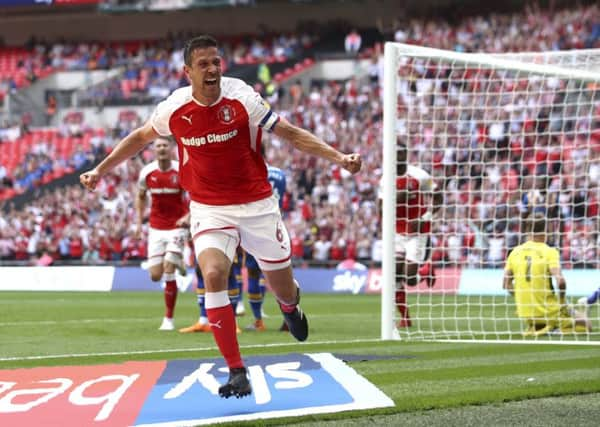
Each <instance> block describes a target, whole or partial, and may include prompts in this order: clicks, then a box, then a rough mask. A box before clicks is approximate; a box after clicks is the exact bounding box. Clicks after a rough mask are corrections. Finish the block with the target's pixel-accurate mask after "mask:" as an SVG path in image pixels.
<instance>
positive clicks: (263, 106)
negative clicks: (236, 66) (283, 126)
mask: <svg viewBox="0 0 600 427" xmlns="http://www.w3.org/2000/svg"><path fill="white" fill-rule="evenodd" d="M240 101H241V102H242V104H244V107H245V108H246V111H247V112H248V117H249V119H250V125H252V126H258V127H261V128H263V129H264V130H266V131H267V132H272V131H273V129H274V128H275V125H276V124H277V122H278V121H279V115H278V114H277V113H275V112H274V111H273V110H272V109H271V106H270V105H269V103H268V102H267V101H265V100H264V99H263V98H262V97H261V96H260V94H259V93H258V92H256V91H255V90H254V89H252V88H251V87H250V86H249V85H247V84H245V83H244V84H243V86H242V87H241V88H240Z"/></svg>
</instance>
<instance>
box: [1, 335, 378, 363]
mask: <svg viewBox="0 0 600 427" xmlns="http://www.w3.org/2000/svg"><path fill="white" fill-rule="evenodd" d="M369 342H381V340H380V339H379V338H372V339H355V340H339V341H338V340H331V341H315V342H303V343H297V342H289V343H270V344H249V345H241V346H240V349H241V350H244V349H252V348H278V347H290V346H298V345H300V346H302V347H305V346H308V347H310V346H315V345H332V344H360V343H369ZM216 350H218V348H217V346H210V347H195V348H172V349H160V350H137V351H110V352H104V353H73V354H45V355H40V356H14V357H0V362H19V361H27V360H47V359H76V358H83V357H105V356H132V355H144V354H161V353H187V352H195V351H216Z"/></svg>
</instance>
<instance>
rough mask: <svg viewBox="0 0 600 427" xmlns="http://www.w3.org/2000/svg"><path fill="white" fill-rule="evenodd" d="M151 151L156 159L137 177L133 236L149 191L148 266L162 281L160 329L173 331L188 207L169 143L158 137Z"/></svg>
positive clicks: (141, 218)
mask: <svg viewBox="0 0 600 427" xmlns="http://www.w3.org/2000/svg"><path fill="white" fill-rule="evenodd" d="M154 154H155V158H156V160H155V161H153V162H152V163H149V164H148V165H146V166H145V167H144V168H143V169H142V170H141V172H140V176H139V179H138V187H139V191H138V194H137V198H136V203H135V210H136V213H137V229H136V236H137V237H138V238H139V237H140V236H141V234H142V223H143V222H144V215H145V213H146V201H147V195H148V193H149V194H150V199H151V204H150V215H149V221H148V222H149V223H150V224H149V225H150V227H149V231H148V268H149V271H150V278H151V279H152V281H154V282H158V281H159V280H161V279H162V280H164V281H165V288H164V298H165V317H164V318H163V321H162V324H161V325H160V328H159V330H161V331H172V330H174V329H175V325H174V324H173V312H174V311H175V302H176V301H177V283H176V281H175V269H176V268H180V270H182V271H184V272H185V267H184V266H183V248H184V245H185V242H186V241H187V239H188V233H189V231H188V227H189V208H188V203H187V200H186V197H185V192H184V190H183V189H182V188H181V185H180V184H179V175H178V171H179V163H178V162H176V161H175V160H172V159H171V142H170V141H169V140H168V139H166V138H158V139H157V140H156V141H155V142H154Z"/></svg>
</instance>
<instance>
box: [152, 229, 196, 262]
mask: <svg viewBox="0 0 600 427" xmlns="http://www.w3.org/2000/svg"><path fill="white" fill-rule="evenodd" d="M188 233H189V232H188V230H187V229H185V228H174V229H173V230H158V229H156V228H152V227H150V230H149V231H148V266H149V267H153V266H155V265H158V264H161V263H162V262H163V259H164V258H165V256H166V255H167V253H172V254H173V255H176V256H178V257H182V256H183V248H184V246H185V243H186V242H187V239H188V235H189V234H188Z"/></svg>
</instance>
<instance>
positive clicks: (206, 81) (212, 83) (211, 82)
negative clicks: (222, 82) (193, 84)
mask: <svg viewBox="0 0 600 427" xmlns="http://www.w3.org/2000/svg"><path fill="white" fill-rule="evenodd" d="M204 83H206V84H207V85H209V86H212V85H216V84H217V79H206V80H204Z"/></svg>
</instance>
